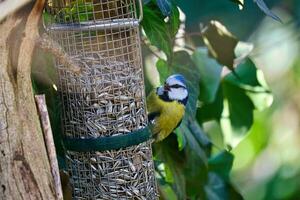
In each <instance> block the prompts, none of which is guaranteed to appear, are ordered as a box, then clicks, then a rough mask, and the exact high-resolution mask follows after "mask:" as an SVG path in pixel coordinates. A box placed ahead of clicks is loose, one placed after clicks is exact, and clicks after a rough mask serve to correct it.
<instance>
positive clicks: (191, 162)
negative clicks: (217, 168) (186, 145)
mask: <svg viewBox="0 0 300 200" xmlns="http://www.w3.org/2000/svg"><path fill="white" fill-rule="evenodd" d="M185 153H186V158H187V159H186V163H185V171H184V173H185V177H186V192H187V194H188V196H189V197H191V196H194V197H196V198H195V199H204V196H203V193H204V190H203V189H204V188H203V185H204V184H205V183H206V180H207V173H208V170H207V166H206V165H204V164H203V161H202V160H200V159H199V157H198V156H197V154H196V153H195V152H194V151H193V150H192V149H186V152H185Z"/></svg>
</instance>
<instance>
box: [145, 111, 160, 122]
mask: <svg viewBox="0 0 300 200" xmlns="http://www.w3.org/2000/svg"><path fill="white" fill-rule="evenodd" d="M159 115H160V112H152V113H149V114H148V122H149V123H151V122H152V121H153V120H154V119H155V118H156V117H158V116H159Z"/></svg>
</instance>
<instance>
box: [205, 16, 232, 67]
mask: <svg viewBox="0 0 300 200" xmlns="http://www.w3.org/2000/svg"><path fill="white" fill-rule="evenodd" d="M202 38H203V41H204V44H205V45H206V46H207V48H208V49H209V52H210V55H211V56H212V57H214V58H215V59H216V60H217V61H218V62H219V63H220V64H222V65H225V66H226V67H228V68H229V69H230V70H233V63H234V59H235V54H234V49H235V47H236V45H237V43H238V40H237V39H236V37H235V36H233V35H232V34H231V33H230V32H229V31H228V30H227V29H226V27H225V26H224V25H222V24H221V23H220V22H218V21H210V23H209V24H208V25H207V26H206V27H205V28H204V29H203V30H202Z"/></svg>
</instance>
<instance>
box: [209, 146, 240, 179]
mask: <svg viewBox="0 0 300 200" xmlns="http://www.w3.org/2000/svg"><path fill="white" fill-rule="evenodd" d="M233 159H234V156H233V155H232V154H231V153H229V152H228V151H225V150H224V151H221V152H220V153H218V154H217V155H214V156H213V157H211V158H209V160H208V166H209V170H210V171H213V172H215V173H216V174H218V175H219V176H220V177H222V178H223V179H224V180H226V181H228V180H229V173H230V171H231V168H232V164H233Z"/></svg>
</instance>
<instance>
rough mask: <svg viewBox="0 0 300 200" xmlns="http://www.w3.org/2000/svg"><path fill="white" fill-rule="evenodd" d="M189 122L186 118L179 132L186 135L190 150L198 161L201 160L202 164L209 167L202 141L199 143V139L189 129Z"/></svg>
mask: <svg viewBox="0 0 300 200" xmlns="http://www.w3.org/2000/svg"><path fill="white" fill-rule="evenodd" d="M188 124H189V122H188V120H187V118H184V119H183V121H182V124H181V125H180V127H179V130H180V131H181V132H182V133H183V134H184V137H185V138H186V141H187V144H188V148H190V149H192V150H193V152H194V153H195V155H197V156H198V159H199V160H201V162H202V163H204V164H205V165H207V156H206V154H205V151H204V149H203V148H202V146H201V142H202V141H201V140H200V141H199V140H198V138H197V137H195V135H194V133H193V132H192V131H191V130H190V129H189V127H188Z"/></svg>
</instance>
